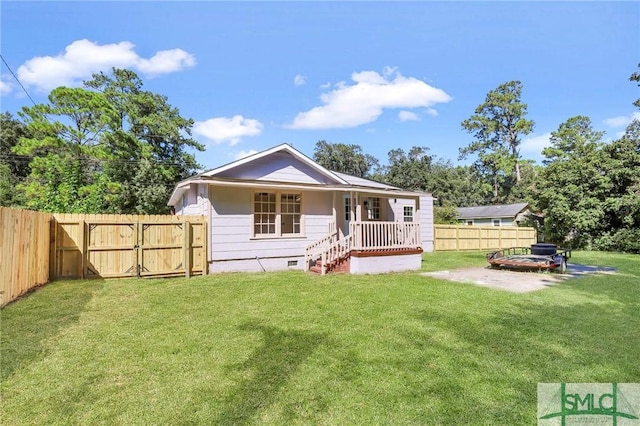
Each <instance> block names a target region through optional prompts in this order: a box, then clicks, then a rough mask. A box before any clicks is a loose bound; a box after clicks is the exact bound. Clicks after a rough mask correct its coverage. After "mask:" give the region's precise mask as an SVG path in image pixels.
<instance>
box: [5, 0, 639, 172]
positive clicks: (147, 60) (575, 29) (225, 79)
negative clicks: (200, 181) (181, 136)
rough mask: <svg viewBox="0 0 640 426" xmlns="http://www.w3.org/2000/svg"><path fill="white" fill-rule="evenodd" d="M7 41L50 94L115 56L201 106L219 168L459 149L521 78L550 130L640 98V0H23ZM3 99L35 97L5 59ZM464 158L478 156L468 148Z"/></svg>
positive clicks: (204, 157)
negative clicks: (333, 154) (351, 148)
mask: <svg viewBox="0 0 640 426" xmlns="http://www.w3.org/2000/svg"><path fill="white" fill-rule="evenodd" d="M0 12H1V23H2V29H1V50H2V56H3V57H4V59H5V61H7V63H8V64H9V66H10V67H11V69H12V70H13V72H14V73H16V75H17V76H18V78H19V79H20V81H21V82H22V84H23V85H24V87H25V88H26V90H27V91H28V93H29V95H30V96H31V97H32V98H33V99H34V100H35V101H36V102H44V101H46V96H47V94H48V93H49V91H50V90H51V89H52V88H54V87H57V86H59V85H67V86H80V85H81V82H82V80H84V79H87V78H89V77H90V76H91V73H93V72H98V71H101V70H102V71H108V70H109V69H110V68H111V67H112V66H118V67H127V68H131V69H133V70H134V71H136V72H137V73H138V74H139V76H140V77H141V78H142V79H143V81H144V88H145V89H147V90H151V91H153V92H156V93H160V94H163V95H165V96H167V97H168V99H169V102H170V103H171V104H172V105H173V106H175V107H177V108H179V110H180V112H181V114H182V115H183V116H186V117H190V118H193V119H194V120H195V121H196V125H195V126H194V137H195V138H196V139H198V140H199V141H201V142H203V143H204V144H205V145H206V148H207V149H206V151H205V152H202V153H197V160H198V161H199V162H200V163H201V164H203V166H204V167H205V168H212V167H215V166H218V165H221V164H224V163H227V162H229V161H231V160H233V159H235V158H238V157H239V156H242V155H245V154H247V153H251V152H255V151H260V150H263V149H267V148H270V147H272V146H275V145H278V144H280V143H284V142H287V143H290V144H292V145H293V146H295V147H296V148H297V149H299V150H300V151H302V152H303V153H305V154H307V155H308V156H312V155H313V148H314V146H315V143H316V142H317V141H318V140H321V139H324V140H327V141H329V142H334V143H337V142H341V143H346V144H357V145H360V146H361V147H362V149H363V151H364V152H366V153H369V154H372V155H374V156H375V157H377V158H378V159H379V160H381V162H382V163H385V162H386V160H387V153H388V151H389V150H391V149H394V148H403V149H404V150H405V151H408V150H409V149H410V148H411V147H412V146H414V145H417V146H426V147H429V148H430V152H431V153H432V154H435V155H437V156H439V157H442V158H446V159H450V160H452V161H454V163H455V162H457V157H458V149H459V148H461V147H464V146H466V145H468V144H469V143H470V142H471V141H472V137H471V135H469V134H467V133H466V132H465V131H463V130H462V129H461V127H460V123H461V122H462V121H463V120H464V119H466V118H468V117H469V116H470V115H472V114H473V112H474V109H475V108H476V107H477V106H478V105H479V104H480V103H482V102H483V100H484V98H485V96H486V94H487V92H489V91H490V90H492V89H494V88H496V87H497V86H498V85H499V84H501V83H504V82H506V81H510V80H520V81H521V82H522V83H523V85H524V91H523V96H522V100H523V101H524V102H526V103H527V104H528V106H529V114H528V118H529V119H532V120H534V121H535V122H536V126H535V131H534V133H533V134H532V135H529V137H527V139H526V140H525V141H524V142H523V145H522V149H521V153H522V156H523V157H525V158H530V159H534V160H537V161H539V160H540V158H541V157H540V150H541V148H542V147H543V146H544V144H545V143H546V142H547V141H548V136H549V132H551V131H553V130H555V129H557V128H558V125H559V124H560V123H562V122H564V121H565V120H567V119H568V118H570V117H572V116H575V115H586V116H589V117H590V118H591V119H592V121H593V123H594V127H595V128H596V129H598V130H603V131H605V132H606V135H607V138H609V139H613V138H616V137H617V135H619V134H620V132H622V131H623V130H624V127H625V124H626V123H628V122H629V121H630V120H631V118H632V117H633V116H634V114H635V115H636V116H640V114H639V113H638V112H637V111H636V109H635V108H634V107H633V105H632V102H633V101H634V100H635V99H637V98H640V93H639V91H638V88H637V86H636V85H635V84H633V83H631V82H629V81H628V78H629V76H630V75H631V73H633V72H634V71H636V70H638V68H637V66H638V63H639V62H640V2H447V3H444V2H443V3H441V2H251V3H249V2H230V3H226V2H13V1H2V2H1V3H0ZM0 80H1V82H2V83H1V84H0V93H1V94H2V97H1V100H0V102H1V105H0V106H1V110H2V111H3V112H4V111H9V112H11V113H14V114H15V112H17V111H18V110H20V109H21V108H22V107H23V106H29V105H31V101H30V100H29V98H28V97H27V96H26V95H25V94H24V92H23V91H22V89H21V88H20V87H19V86H18V84H17V83H16V81H15V79H14V78H13V77H12V76H11V74H10V73H9V70H8V68H7V67H6V66H5V65H4V64H2V69H1V75H0ZM465 163H468V161H467V162H465Z"/></svg>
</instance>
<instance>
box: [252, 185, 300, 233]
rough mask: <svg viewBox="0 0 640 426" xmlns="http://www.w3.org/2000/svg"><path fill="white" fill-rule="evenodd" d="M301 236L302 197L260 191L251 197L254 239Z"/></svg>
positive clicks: (297, 194)
mask: <svg viewBox="0 0 640 426" xmlns="http://www.w3.org/2000/svg"><path fill="white" fill-rule="evenodd" d="M301 234H302V196H301V194H299V193H280V192H275V191H273V192H268V191H261V192H256V193H254V196H253V235H254V237H287V236H298V235H301Z"/></svg>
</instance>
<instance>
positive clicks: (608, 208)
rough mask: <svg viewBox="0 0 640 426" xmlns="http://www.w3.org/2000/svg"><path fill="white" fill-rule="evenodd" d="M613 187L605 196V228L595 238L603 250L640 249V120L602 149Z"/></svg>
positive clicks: (636, 251)
mask: <svg viewBox="0 0 640 426" xmlns="http://www.w3.org/2000/svg"><path fill="white" fill-rule="evenodd" d="M601 163H602V164H606V165H607V169H608V177H609V179H610V181H611V188H610V189H609V191H607V192H606V193H605V197H604V200H603V203H602V204H603V209H604V219H603V222H604V223H606V224H607V229H606V231H605V232H604V233H603V234H602V235H600V236H599V238H597V239H596V242H595V246H596V247H597V248H599V249H603V250H620V251H627V252H633V253H640V121H638V120H634V121H632V122H631V124H630V125H629V126H628V127H627V129H626V132H625V134H624V136H623V137H622V138H620V139H618V140H616V141H614V142H612V143H611V144H607V145H605V146H604V147H603V150H602V159H601Z"/></svg>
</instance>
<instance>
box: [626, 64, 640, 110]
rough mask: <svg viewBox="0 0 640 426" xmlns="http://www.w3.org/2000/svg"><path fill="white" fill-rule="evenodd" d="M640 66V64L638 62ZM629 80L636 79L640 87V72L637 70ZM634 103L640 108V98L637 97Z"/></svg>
mask: <svg viewBox="0 0 640 426" xmlns="http://www.w3.org/2000/svg"><path fill="white" fill-rule="evenodd" d="M638 68H640V64H638ZM629 81H635V82H636V83H638V87H640V72H638V71H636V72H634V73H633V74H631V77H629ZM633 104H634V105H635V106H637V107H638V108H640V98H639V99H636V100H635V102H634V103H633Z"/></svg>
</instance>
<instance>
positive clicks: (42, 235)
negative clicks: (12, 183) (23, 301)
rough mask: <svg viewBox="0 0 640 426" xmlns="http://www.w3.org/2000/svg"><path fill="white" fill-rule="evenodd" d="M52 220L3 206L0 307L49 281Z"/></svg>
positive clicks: (0, 214)
mask: <svg viewBox="0 0 640 426" xmlns="http://www.w3.org/2000/svg"><path fill="white" fill-rule="evenodd" d="M51 219H52V215H51V214H49V213H41V212H33V211H27V210H17V209H10V208H6V207H0V284H1V286H2V287H1V288H0V292H1V293H0V306H4V305H6V304H7V303H9V302H11V301H12V300H14V299H16V298H17V297H19V296H20V295H22V294H24V293H26V292H27V291H29V289H31V288H33V287H36V286H39V285H42V284H46V283H47V282H48V281H49V255H50V252H49V249H50V245H51V244H50V243H51V233H50V226H51Z"/></svg>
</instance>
